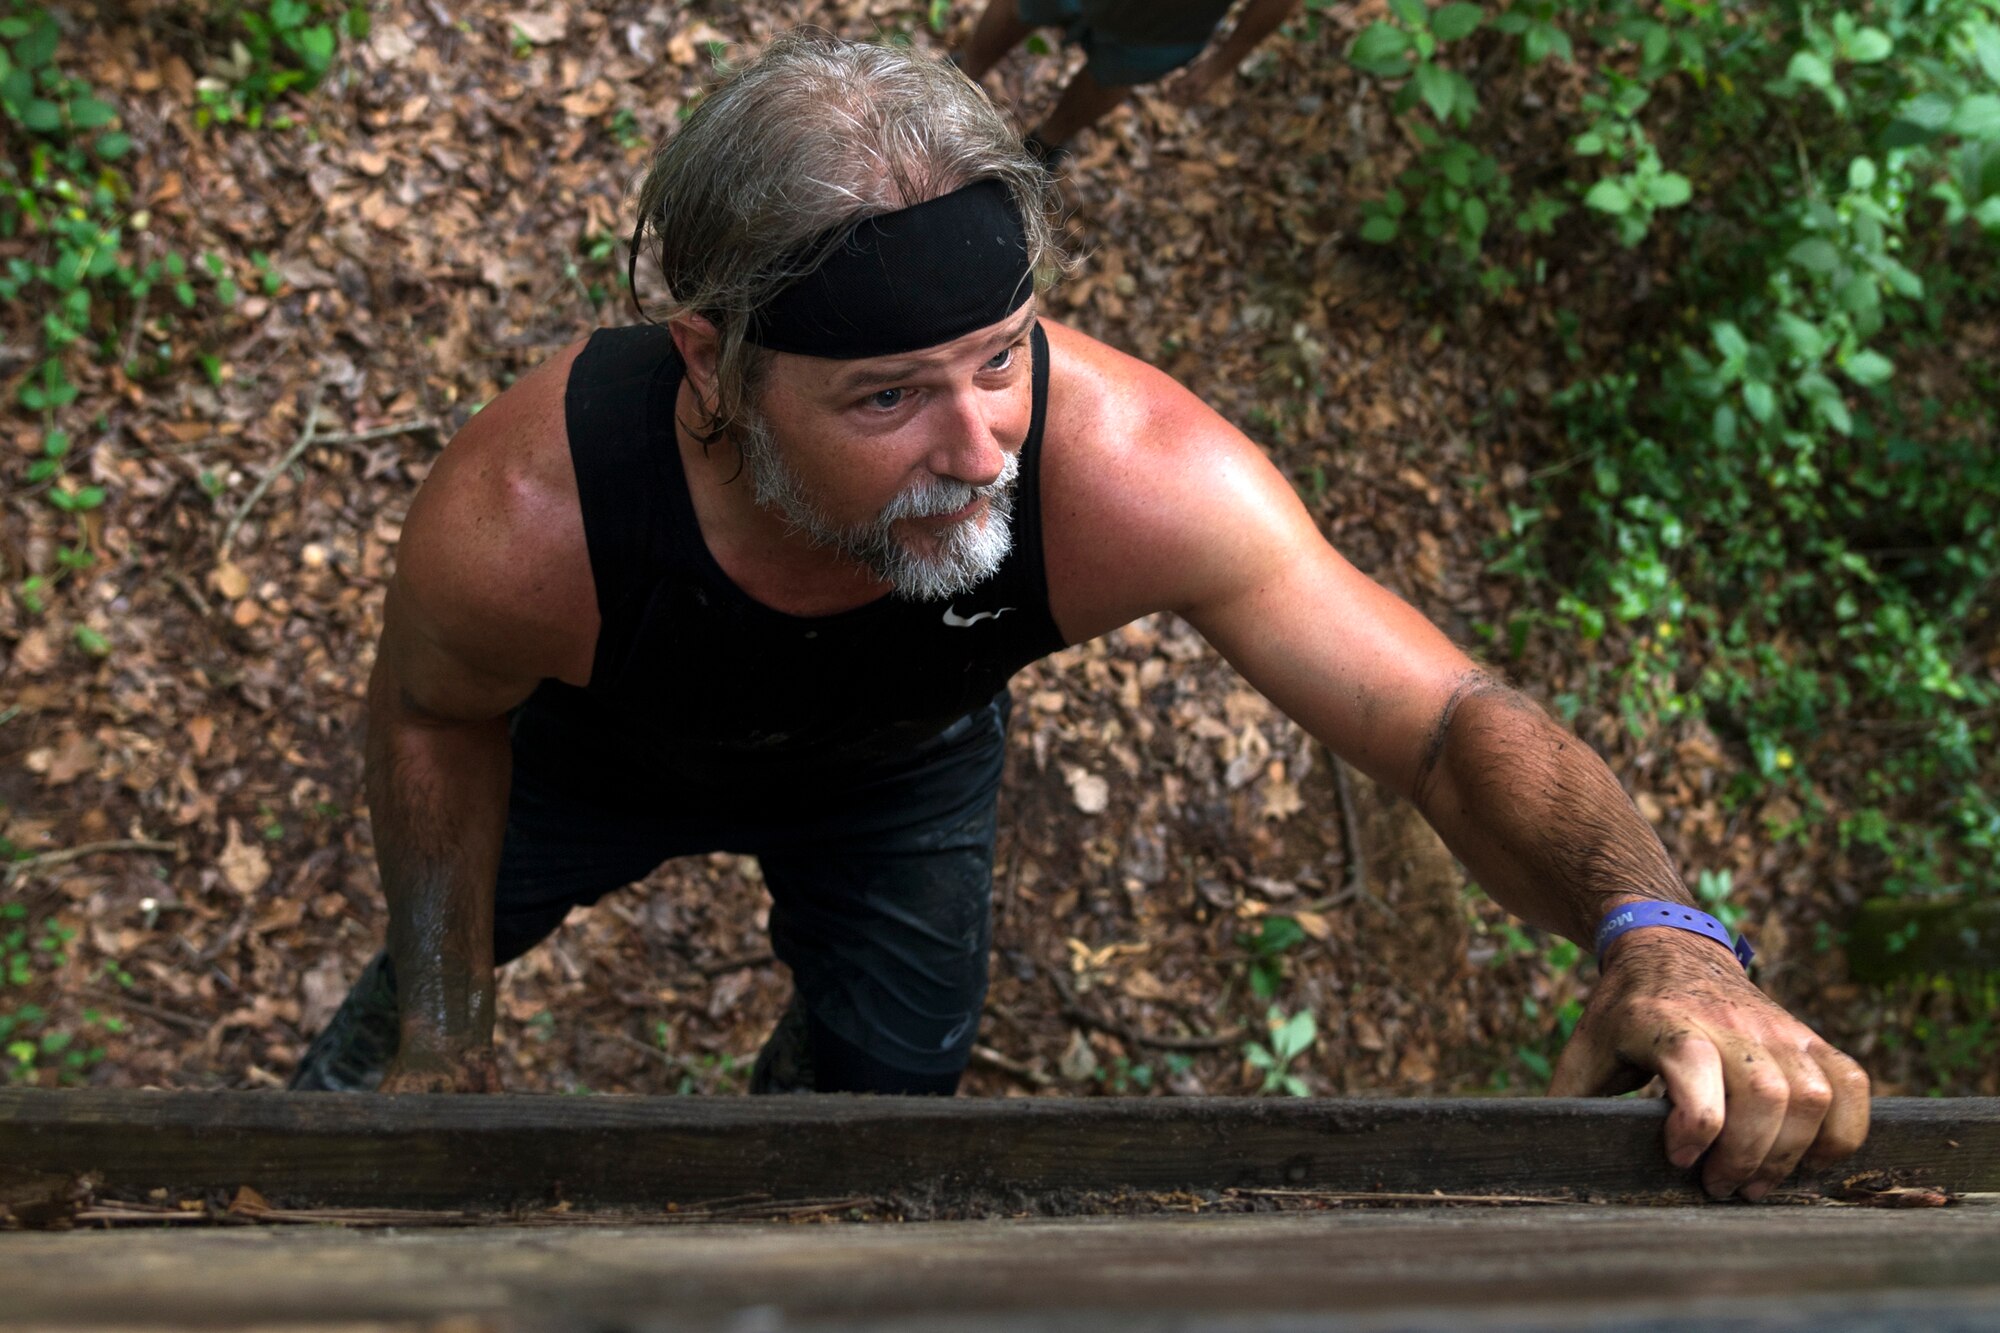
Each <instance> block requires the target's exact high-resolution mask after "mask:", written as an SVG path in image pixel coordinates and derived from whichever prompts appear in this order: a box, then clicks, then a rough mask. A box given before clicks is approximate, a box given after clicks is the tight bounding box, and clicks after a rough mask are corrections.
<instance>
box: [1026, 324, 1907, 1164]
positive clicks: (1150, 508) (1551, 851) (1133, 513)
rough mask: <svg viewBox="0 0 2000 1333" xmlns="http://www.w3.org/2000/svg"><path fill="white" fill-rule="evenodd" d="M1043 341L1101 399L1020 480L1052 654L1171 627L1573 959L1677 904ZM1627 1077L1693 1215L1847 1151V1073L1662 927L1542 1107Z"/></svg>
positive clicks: (1252, 469) (1210, 461)
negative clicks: (1062, 647) (1036, 509)
mask: <svg viewBox="0 0 2000 1333" xmlns="http://www.w3.org/2000/svg"><path fill="white" fill-rule="evenodd" d="M1057 333H1060V335H1061V336H1060V340H1059V341H1060V345H1061V348H1060V349H1061V350H1065V351H1067V350H1069V349H1070V347H1071V345H1072V344H1074V345H1075V348H1076V354H1077V360H1078V361H1079V362H1080V363H1082V364H1084V365H1086V366H1089V367H1090V368H1091V370H1092V372H1093V373H1095V374H1096V375H1098V376H1100V379H1099V382H1100V383H1102V384H1107V385H1111V386H1113V390H1114V391H1113V392H1111V393H1106V394H1103V395H1102V398H1103V400H1105V401H1110V402H1113V403H1114V404H1115V406H1114V407H1113V408H1112V409H1109V410H1105V411H1103V412H1101V414H1100V415H1099V416H1096V417H1092V416H1088V415H1087V414H1083V413H1079V415H1078V420H1077V423H1076V426H1075V427H1074V428H1073V429H1072V430H1071V431H1068V432H1066V433H1067V434H1071V435H1073V436H1074V437H1076V438H1078V439H1082V440H1087V441H1093V442H1095V443H1094V444H1093V445H1092V446H1091V447H1090V449H1089V450H1088V452H1087V453H1086V452H1084V451H1081V450H1077V451H1075V453H1076V457H1075V458H1074V459H1072V458H1071V457H1070V456H1069V455H1070V453H1071V452H1072V451H1070V450H1063V451H1051V453H1050V455H1049V460H1050V461H1049V463H1048V465H1047V466H1048V469H1049V471H1048V473H1047V479H1046V480H1045V481H1044V494H1045V495H1046V496H1049V497H1051V503H1050V506H1049V508H1050V511H1051V517H1050V521H1049V524H1048V527H1047V529H1046V536H1045V543H1046V545H1047V549H1048V553H1049V566H1050V571H1051V574H1050V590H1051V604H1052V606H1053V607H1054V609H1055V610H1056V611H1057V620H1058V623H1059V624H1061V625H1062V626H1063V628H1064V629H1065V631H1066V632H1067V633H1068V636H1069V637H1070V638H1071V639H1072V640H1080V639H1083V638H1088V637H1090V636H1092V635H1095V634H1098V633H1102V632H1104V631H1105V630H1107V629H1109V628H1111V627H1112V626H1114V625H1119V624H1123V623H1124V622H1125V621H1127V620H1130V619H1132V618H1133V617H1134V616H1136V615H1140V614H1144V613H1145V612H1147V611H1153V610H1173V611H1177V612H1179V613H1180V614H1181V615H1183V616H1185V617H1186V618H1187V619H1188V620H1189V621H1190V622H1191V623H1192V624H1193V625H1194V626H1195V627H1196V628H1197V629H1199V630H1200V631H1201V632H1202V634H1203V635H1204V636H1205V637H1207V638H1208V640H1209V641H1210V642H1211V643H1213V644H1214V645H1215V646H1216V648H1217V649H1218V650H1220V651H1221V652H1222V654H1223V656H1225V657H1226V658H1228V659H1229V661H1230V662H1231V663H1232V664H1233V665H1235V667H1236V668H1237V669H1238V670H1239V671H1241V672H1242V673H1243V675H1244V677H1245V678H1246V679H1248V680H1249V681H1250V683H1251V684H1253V685H1255V686H1256V687H1257V688H1258V689H1259V690H1260V691H1262V692H1263V693H1264V694H1265V695H1266V697H1268V698H1269V699H1270V700H1271V701H1272V702H1273V703H1275V704H1277V705H1278V707H1279V708H1281V709H1283V710H1284V711H1285V712H1286V713H1287V714H1288V715H1289V716H1290V717H1292V718H1293V719H1295V720H1296V721H1297V722H1299V723H1300V725H1302V726H1304V727H1305V728H1306V729H1307V730H1308V731H1310V732H1311V733H1313V735H1314V736H1316V737H1318V738H1319V739H1320V740H1321V741H1323V742H1324V743H1325V744H1327V745H1328V746H1329V747H1330V748H1331V749H1332V750H1333V751H1334V752H1335V753H1336V754H1338V755H1340V756H1341V757H1342V758H1344V759H1346V760H1347V761H1348V762H1350V763H1352V764H1354V765H1355V766H1356V767H1357V768H1360V769H1361V770H1362V771H1363V772H1365V773H1367V774H1368V775H1369V776H1370V777H1372V778H1374V779H1375V780H1376V781H1378V782H1381V783H1382V784H1384V785H1385V786H1387V787H1389V788H1390V789H1392V790H1394V791H1396V792H1398V793H1400V794H1401V795H1403V796H1405V797H1408V798H1409V799H1411V800H1412V801H1414V802H1415V803H1416V804H1417V806H1418V808H1419V809H1420V810H1421V811H1422V812H1423V814H1424V815H1425V817H1426V818H1427V819H1429V820H1430V822H1431V823H1432V825H1433V826H1434V827H1435V828H1436V829H1437V830H1438V832H1439V834H1440V835H1441V836H1442V837H1443V838H1444V840H1445V843H1446V845H1447V846H1449V847H1450V848H1451V850H1452V852H1453V853H1454V854H1455V855H1456V856H1458V858H1459V859H1460V860H1461V861H1462V862H1464V864H1465V865H1466V867H1467V868H1468V869H1469V870H1470V871H1471V873H1472V875H1473V877H1474V878H1475V879H1476V880H1477V881H1478V883H1479V884H1480V885H1481V886H1482V887H1483V888H1484V889H1485V890H1486V891H1487V892H1488V893H1490V894H1491V895H1492V896H1493V898H1494V899H1495V900H1497V901H1498V902H1500V903H1501V905H1503V906H1504V907H1506V908H1507V909H1508V910H1510V911H1512V912H1514V913H1516V914H1518V915H1520V916H1522V917H1524V918H1525V919H1527V920H1528V921H1530V922H1533V923H1535V924H1536V925H1539V926H1543V927H1546V928H1548V929H1551V930H1555V931H1559V932H1561V933H1562V934H1564V935H1566V936H1568V937H1569V938H1571V939H1573V940H1576V941H1577V942H1578V943H1580V944H1583V945H1584V946H1585V947H1589V945H1590V943H1591V940H1592V937H1593V935H1594V933H1595V930H1596V928H1597V925H1598V923H1599V922H1600V921H1601V920H1602V919H1603V917H1604V915H1605V914H1606V913H1607V912H1610V911H1611V910H1613V909H1614V908H1617V907H1619V906H1621V905H1623V904H1625V903H1628V902H1635V901H1643V900H1654V901H1660V902H1669V903H1678V904H1682V905H1688V906H1691V905H1692V901H1691V899H1690V897H1689V895H1688V893H1687V890H1686V888H1685V886H1684V885H1683V884H1682V883H1681V880H1680V875H1679V873H1678V871H1677V870H1676V869H1675V867H1674V865H1673V862H1672V860H1671V859H1670V858H1669V857H1668V855H1667V853H1666V849H1665V848H1664V847H1663V846H1662V845H1661V843H1660V840H1659V838H1658V837H1657V836H1656V835H1655V834H1654V832H1653V830H1652V829H1651V827H1650V826H1649V825H1648V824H1647V823H1646V821H1645V819H1644V818H1643V817H1642V816H1641V815H1640V814H1639V812H1638V811H1637V810H1636V809H1635V808H1634V807H1633V804H1632V802H1631V800H1630V799H1629V798H1628V797H1627V796H1626V794H1625V792H1624V790H1623V788H1621V787H1620V786H1619V784H1618V781H1617V779H1616V778H1614V777H1613V776H1612V774H1611V772H1610V770H1609V769H1608V768H1607V767H1606V766H1605V764H1604V762H1603V761H1602V760H1601V759H1599V758H1598V756H1597V755H1596V754H1595V753H1594V752H1593V751H1592V750H1591V749H1590V748H1589V747H1588V746H1587V745H1585V744H1584V743H1583V742H1582V741H1580V740H1579V739H1578V738H1577V737H1576V736H1575V735H1574V734H1572V733H1571V732H1569V731H1568V730H1566V729H1565V728H1563V727H1561V726H1560V725H1558V724H1557V723H1556V722H1555V721H1554V720H1553V719H1551V718H1550V717H1548V716H1547V715H1546V714H1545V713H1544V712H1543V711H1542V710H1541V709H1540V708H1539V707H1537V706H1536V705H1535V704H1534V703H1532V702H1531V701H1530V700H1528V699H1527V698H1525V697H1524V696H1522V695H1521V694H1519V693H1518V692H1516V691H1514V690H1511V689H1509V688H1507V687H1506V686H1504V685H1503V684H1501V683H1500V682H1499V681H1497V680H1495V679H1494V678H1492V677H1491V676H1489V675H1488V674H1486V673H1485V672H1483V671H1481V670H1480V669H1479V668H1478V667H1477V666H1475V664H1474V663H1473V662H1472V661H1471V659H1469V658H1468V657H1467V656H1466V655H1465V654H1464V653H1463V652H1461V651H1460V650H1459V649H1458V648H1457V647H1455V646H1454V645H1453V644H1452V643H1451V642H1450V640H1448V639H1447V638H1446V637H1445V636H1444V635H1443V634H1442V633H1440V632H1439V631H1438V629H1437V628H1436V627H1435V626H1434V625H1432V624H1431V623H1430V622H1429V621H1428V620H1426V619H1425V618H1424V617H1423V616H1422V615H1420V614H1418V612H1417V611H1416V610H1415V609H1414V608H1412V607H1411V606H1410V605H1409V604H1408V603H1406V602H1404V601H1403V600H1402V599H1400V598H1398V597H1396V596H1395V595H1394V594H1393V593H1391V592H1389V591H1388V590H1387V589H1385V588H1383V587H1382V586H1381V585H1380V584H1377V583H1376V582H1374V581H1373V580H1372V579H1369V578H1368V577H1367V576H1366V575H1364V574H1362V573H1361V572H1360V571H1358V570H1356V569H1355V568H1354V567H1353V566H1352V565H1351V564H1349V563H1348V562H1347V561H1346V560H1345V559H1343V558H1342V557H1341V556H1340V554H1339V553H1338V552H1336V551H1335V550H1334V549H1333V548H1332V547H1331V546H1329V545H1328V544H1327V542H1326V539H1325V538H1324V537H1323V536H1322V535H1321V534H1320V532H1319V529H1318V527H1317V525H1316V524H1315V523H1314V522H1313V520H1312V518H1311V516H1310V515H1309V514H1307V512H1306V510H1305V507H1304V506H1303V505H1302V504H1301V503H1300V502H1299V499H1298V497H1297V495H1296V494H1295V493H1294V492H1293V490H1292V488H1291V486H1290V485H1288V484H1287V483H1286V482H1285V480H1284V478H1283V477H1281V476H1280V475H1279V474H1278V472H1277V471H1276V469H1275V468H1273V467H1272V466H1271V464H1270V462H1269V461H1268V460H1267V459H1266V458H1265V457H1264V455H1263V453H1262V451H1260V450H1259V449H1258V448H1257V447H1256V446H1255V445H1253V444H1251V443H1250V442H1249V441H1248V440H1246V439H1244V438H1243V436H1242V435H1241V434H1240V433H1239V432H1237V431H1236V430H1235V429H1234V428H1232V427H1230V426H1229V425H1228V424H1227V423H1226V422H1223V421H1222V420H1221V419H1220V418H1219V417H1217V416H1216V415H1215V414H1214V413H1213V412H1212V411H1210V410H1209V409H1207V408H1206V407H1204V406H1203V405H1201V404H1200V403H1199V402H1198V401H1197V400H1195V399H1194V398H1193V397H1192V396H1191V395H1189V394H1187V393H1186V391H1185V390H1182V389H1180V388H1179V386H1176V385H1173V384H1172V383H1171V382H1170V381H1168V380H1166V379H1165V377H1164V376H1160V375H1158V374H1157V373H1156V372H1152V371H1149V370H1147V369H1144V368H1141V367H1139V366H1138V365H1137V363H1134V362H1132V361H1130V360H1129V359H1126V358H1122V357H1117V356H1115V355H1113V354H1110V353H1108V352H1107V351H1106V350H1105V349H1103V348H1102V346H1101V345H1091V344H1088V342H1087V340H1083V339H1081V338H1079V337H1077V336H1076V335H1074V334H1071V333H1069V332H1068V331H1064V330H1056V331H1054V332H1052V335H1051V336H1052V338H1055V337H1056V335H1057ZM1083 396H1084V397H1085V398H1088V395H1083ZM1086 460H1087V461H1086ZM1649 1073H1657V1074H1659V1075H1661V1076H1662V1077H1663V1078H1664V1080H1665V1082H1666V1086H1667V1095H1668V1097H1669V1098H1670V1099H1671V1100H1672V1103H1673V1111H1672V1113H1671V1115H1670V1118H1669V1120H1668V1125H1667V1152H1668V1155H1669V1157H1670V1158H1671V1159H1672V1160H1673V1161H1674V1162H1675V1163H1677V1164H1680V1165H1690V1164H1692V1163H1693V1162H1694V1161H1695V1160H1696V1159H1697V1158H1698V1157H1700V1156H1701V1155H1702V1154H1703V1153H1707V1161H1706V1163H1705V1165H1704V1170H1703V1181H1704V1183H1705V1184H1706V1186H1707V1187H1708V1188H1709V1190H1710V1191H1711V1192H1712V1193H1715V1194H1717V1195H1718V1196H1720V1195H1726V1194H1729V1193H1731V1192H1734V1191H1736V1190H1738V1189H1742V1190H1743V1191H1744V1192H1745V1194H1746V1196H1747V1197H1752V1198H1756V1197H1761V1196H1762V1195H1763V1194H1764V1193H1765V1192H1767V1191H1768V1190H1769V1188H1770V1187H1771V1186H1772V1185H1774V1184H1776V1183H1777V1182H1778V1181H1780V1180H1782V1179H1783V1178H1784V1177H1785V1176H1786V1175H1787V1174H1789V1173H1790V1172H1791V1170H1792V1169H1793V1167H1795V1166H1796V1165H1797V1164H1798V1163H1799V1162H1800V1160H1802V1159H1803V1158H1805V1157H1806V1156H1807V1155H1808V1154H1810V1156H1811V1158H1812V1159H1813V1160H1814V1161H1815V1162H1821V1161H1831V1160H1834V1159H1837V1158H1839V1157H1843V1156H1845V1155H1847V1154H1849V1153H1851V1152H1853V1151H1854V1150H1855V1149H1856V1148H1857V1147H1859V1146H1860V1144H1861V1141H1862V1139H1863V1138H1864V1137H1865V1135H1866V1133H1867V1127H1868V1080H1867V1077H1866V1075H1865V1074H1863V1073H1862V1071H1861V1069H1860V1068H1859V1066H1857V1065H1856V1064H1854V1062H1853V1061H1852V1060H1849V1059H1848V1058H1847V1057H1846V1056H1844V1055H1842V1054H1840V1053H1839V1052H1838V1051H1835V1050H1834V1049H1833V1048H1832V1047H1831V1046H1829V1045H1827V1044H1826V1043H1825V1042H1824V1041H1822V1040H1821V1039H1820V1038H1819V1037H1818V1036H1817V1035H1815V1034H1814V1033H1813V1032H1812V1031H1811V1029H1809V1028H1808V1027H1806V1026H1805V1025H1804V1024H1803V1023H1800V1022H1799V1021H1798V1020H1797V1019H1795V1018H1793V1017H1792V1016H1791V1015H1789V1014H1787V1013H1786V1012H1785V1011H1784V1010H1783V1009H1781V1008H1780V1007H1779V1006H1777V1005H1776V1004H1774V1003H1773V1002H1772V1001H1771V1000H1770V999H1769V998H1768V997H1766V996H1765V995H1764V994H1763V993H1762V992H1761V991H1760V990H1758V989H1757V987H1756V986H1754V985H1752V984H1751V983H1750V981H1749V979H1748V977H1747V976H1746V975H1745V974H1744V971H1743V968H1742V967H1741V965H1740V964H1738V962H1737V961H1736V958H1735V957H1734V955H1733V954H1732V953H1731V952H1730V951H1729V950H1728V949H1726V948H1725V947H1723V946H1722V945H1719V944H1716V943H1714V942H1712V941H1710V940H1708V939H1705V938H1703V937H1700V936H1697V935H1694V934H1690V933H1688V932H1685V931H1681V930H1677V929H1669V928H1648V929H1639V930H1633V931H1630V932H1629V933H1627V934H1625V935H1623V936H1621V937H1620V938H1618V939H1617V940H1615V941H1614V942H1613V943H1612V944H1611V945H1610V947H1609V948H1608V949H1607V950H1606V954H1605V958H1604V974H1603V976H1602V978H1601V979H1600V980H1599V982H1598V984H1597V986H1596V987H1595V989H1594V990H1593V992H1592V995H1591V997H1590V1000H1589V1002H1588V1004H1587V1005H1586V1007H1585V1010H1584V1014H1583V1017H1582V1018H1581V1019H1580V1020H1579V1022H1578V1025H1577V1029H1576V1032H1575V1034H1574V1035H1573V1036H1572V1038H1571V1040H1570V1044H1569V1046H1568V1047H1567V1048H1566V1049H1565V1050H1564V1052H1563V1055H1562V1058H1561V1060H1560V1062H1559V1063H1558V1065H1557V1069H1556V1076H1555V1081H1554V1086H1553V1087H1552V1088H1551V1091H1552V1092H1555V1093H1561V1094H1584V1093H1611V1092H1618V1091H1623V1090H1626V1089H1628V1088H1631V1087H1635V1086H1637V1085H1638V1084H1640V1083H1642V1082H1643V1081H1644V1079H1645V1077H1646V1076H1647V1075H1648V1074H1649Z"/></svg>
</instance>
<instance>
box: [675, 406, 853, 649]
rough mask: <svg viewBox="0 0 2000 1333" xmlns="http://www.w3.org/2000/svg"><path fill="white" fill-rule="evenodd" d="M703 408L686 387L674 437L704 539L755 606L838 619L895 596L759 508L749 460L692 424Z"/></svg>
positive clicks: (733, 446) (843, 558) (732, 445)
mask: <svg viewBox="0 0 2000 1333" xmlns="http://www.w3.org/2000/svg"><path fill="white" fill-rule="evenodd" d="M698 410H699V405H698V404H697V403H696V402H695V401H694V391H693V390H692V389H691V388H690V387H689V386H688V384H687V382H686V381H685V380H683V381H682V382H681V388H680V395H679V398H678V399H677V401H676V403H675V408H674V439H675V441H676V442H677V443H678V445H679V447H680V455H681V471H682V473H683V475H685V476H686V477H687V487H688V495H689V497H690V498H691V499H692V500H693V502H694V512H695V518H696V520H697V522H699V523H700V525H701V539H702V542H703V544H704V545H706V546H707V547H708V552H709V554H710V555H711V556H713V557H714V558H715V562H716V563H717V564H718V565H720V566H721V567H722V572H723V573H724V574H727V575H728V576H729V581H730V582H732V583H734V584H735V585H736V586H737V588H738V589H740V590H741V591H742V592H744V593H745V594H746V595H748V596H749V597H751V598H752V599H753V600H755V601H758V602H761V603H763V604H764V605H766V606H768V607H770V608H771V609H772V610H774V611H782V612H784V613H786V614H787V615H794V616H826V615H836V614H838V613H839V612H842V611H850V610H852V609H854V608H855V607H857V606H864V605H866V604H867V603H869V602H872V601H875V600H877V599H878V598H880V597H882V596H884V595H885V594H887V593H888V592H889V585H888V584H887V583H885V582H883V581H882V580H881V579H880V578H878V577H877V576H876V575H875V574H874V572H873V571H871V570H868V569H866V568H864V567H862V566H861V565H859V564H857V563H856V562H855V561H853V560H852V559H850V558H848V557H847V556H845V555H842V554H841V553H840V552H838V551H833V550H829V549H828V548H827V547H825V546H821V545H818V544H816V543H814V542H813V541H812V539H811V538H809V537H807V536H806V535H805V534H804V533H801V532H798V531H795V530H794V529H793V528H792V527H791V525H790V524H789V523H788V522H787V521H786V520H785V518H784V517H783V516H782V515H780V514H776V513H773V512H772V511H771V510H769V509H767V508H765V507H764V506H763V505H760V504H758V503H757V499H756V494H755V487H754V485H753V484H752V482H751V479H750V472H749V469H748V468H747V467H746V466H745V465H744V462H743V455H742V453H741V451H740V450H739V449H738V447H737V445H736V443H735V442H734V441H733V440H731V439H728V438H724V439H720V440H717V441H715V442H714V443H712V444H709V445H706V446H704V445H703V444H702V443H701V442H700V441H699V440H697V439H695V438H694V436H693V435H692V434H690V433H689V431H688V429H687V426H686V424H685V423H686V422H687V421H689V420H690V419H692V417H693V416H694V414H695V413H696V412H697V411H698Z"/></svg>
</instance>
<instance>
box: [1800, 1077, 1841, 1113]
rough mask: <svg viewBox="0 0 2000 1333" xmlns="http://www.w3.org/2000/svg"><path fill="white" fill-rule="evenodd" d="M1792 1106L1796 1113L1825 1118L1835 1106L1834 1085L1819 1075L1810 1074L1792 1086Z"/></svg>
mask: <svg viewBox="0 0 2000 1333" xmlns="http://www.w3.org/2000/svg"><path fill="white" fill-rule="evenodd" d="M1791 1106H1792V1109H1793V1110H1794V1111H1799V1112H1803V1113H1807V1114H1810V1115H1812V1116H1814V1117H1815V1118H1820V1117H1824V1116H1825V1115H1826V1113H1827V1111H1828V1110H1830V1109H1831V1108H1832V1106H1833V1085H1832V1084H1831V1083H1828V1082H1827V1081H1826V1079H1825V1078H1823V1077H1821V1076H1819V1075H1816V1074H1808V1075H1806V1076H1805V1077H1803V1078H1801V1079H1800V1080H1799V1081H1798V1082H1797V1083H1795V1084H1793V1085H1792V1100H1791Z"/></svg>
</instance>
